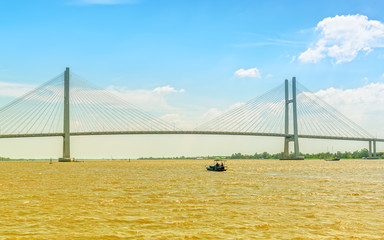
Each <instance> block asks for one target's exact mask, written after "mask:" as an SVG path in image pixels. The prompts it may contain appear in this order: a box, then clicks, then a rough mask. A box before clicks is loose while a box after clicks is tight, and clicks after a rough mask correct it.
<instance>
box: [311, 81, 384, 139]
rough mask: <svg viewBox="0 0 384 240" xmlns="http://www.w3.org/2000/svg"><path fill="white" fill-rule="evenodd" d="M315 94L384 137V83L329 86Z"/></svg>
mask: <svg viewBox="0 0 384 240" xmlns="http://www.w3.org/2000/svg"><path fill="white" fill-rule="evenodd" d="M315 94H316V95H317V96H318V97H320V98H321V99H323V100H324V101H326V102H327V103H329V104H330V105H331V106H333V107H335V108H336V109H337V110H339V111H340V112H341V113H343V114H344V115H345V116H346V117H348V118H349V119H351V120H353V121H354V122H355V123H357V124H358V125H359V126H361V127H363V129H365V130H367V131H368V132H369V133H371V134H372V135H373V136H376V135H377V136H378V137H381V138H384V126H383V125H382V124H381V123H382V122H384V83H370V84H367V85H365V86H363V87H361V88H356V89H345V90H344V89H337V88H328V89H326V90H321V91H318V92H317V93H315Z"/></svg>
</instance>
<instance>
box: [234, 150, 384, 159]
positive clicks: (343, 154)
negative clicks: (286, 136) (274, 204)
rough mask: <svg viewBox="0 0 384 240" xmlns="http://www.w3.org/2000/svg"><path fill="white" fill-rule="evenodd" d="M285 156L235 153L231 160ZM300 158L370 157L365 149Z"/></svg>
mask: <svg viewBox="0 0 384 240" xmlns="http://www.w3.org/2000/svg"><path fill="white" fill-rule="evenodd" d="M383 154H384V153H382V152H380V153H377V154H376V156H377V157H378V158H382V157H383ZM283 156H284V153H282V152H281V153H276V154H269V153H267V152H263V153H255V154H254V155H247V154H241V153H234V154H232V156H231V157H230V159H280V158H282V157H283ZM300 156H304V157H305V158H306V159H330V158H349V159H358V158H367V157H369V151H368V149H366V148H364V149H361V150H360V151H354V152H340V151H338V152H336V153H330V152H325V153H300ZM290 157H294V155H293V153H291V154H290Z"/></svg>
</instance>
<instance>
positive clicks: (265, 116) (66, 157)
mask: <svg viewBox="0 0 384 240" xmlns="http://www.w3.org/2000/svg"><path fill="white" fill-rule="evenodd" d="M122 134H131V135H132V134H203V135H208V134H209V135H212V134H213V135H249V136H272V137H283V138H284V139H285V144H284V156H285V158H287V159H288V155H289V143H290V142H293V145H294V155H295V157H294V158H295V159H300V158H301V157H300V156H299V155H300V153H299V138H314V139H334V140H351V141H367V142H368V143H369V152H370V156H372V154H373V157H376V142H378V141H380V142H384V139H379V138H374V137H373V136H372V135H370V134H369V133H368V132H367V131H365V130H364V129H362V128H361V127H359V126H358V125H356V124H355V123H353V122H352V121H351V120H349V119H348V118H347V117H345V116H344V115H343V114H341V113H339V112H338V111H337V110H335V109H334V108H333V107H332V106H330V105H328V104H327V103H325V102H324V101H322V100H321V99H320V98H318V97H317V96H316V95H315V94H313V93H311V92H310V91H309V90H308V89H306V88H305V87H304V86H303V85H301V84H300V83H298V82H296V79H295V78H293V79H292V82H291V83H290V82H289V81H288V80H285V82H284V83H283V84H282V85H280V86H278V87H276V88H274V89H272V90H270V91H269V92H267V93H265V94H263V95H261V96H259V97H257V98H254V99H252V100H250V101H248V102H247V103H245V104H243V105H241V106H238V107H237V108H234V109H232V110H230V111H228V112H226V113H224V114H222V115H221V116H218V117H217V118H215V119H213V120H211V121H208V122H206V123H204V124H202V125H200V126H198V127H197V128H195V129H193V130H181V129H175V127H174V126H173V124H170V123H167V122H165V121H163V120H161V119H160V118H158V117H155V116H153V115H151V114H149V113H147V112H145V111H143V110H141V109H140V108H138V107H136V106H134V105H132V104H130V103H128V102H126V101H124V100H122V99H121V98H119V97H117V96H115V95H113V94H111V93H110V92H108V91H106V90H103V89H100V88H98V87H97V86H95V85H93V84H92V83H90V82H88V81H86V80H84V79H83V78H81V77H79V76H78V75H76V74H74V73H70V71H69V68H67V69H66V70H65V72H64V73H63V74H60V75H58V76H57V77H55V78H53V79H52V80H50V81H48V82H46V83H45V84H43V85H41V86H40V87H38V88H36V89H34V90H33V91H31V92H29V93H27V94H25V95H24V96H22V97H20V98H18V99H16V100H14V101H12V102H11V103H9V104H8V105H6V106H4V107H2V108H0V138H19V137H50V136H51V137H52V136H62V137H63V156H62V157H61V158H59V161H72V160H73V158H71V154H70V137H71V136H80V135H122ZM372 146H373V151H372Z"/></svg>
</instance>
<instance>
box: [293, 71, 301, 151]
mask: <svg viewBox="0 0 384 240" xmlns="http://www.w3.org/2000/svg"><path fill="white" fill-rule="evenodd" d="M292 104H293V142H294V149H295V157H296V158H297V157H299V155H300V151H299V132H298V129H297V104H296V78H295V77H293V78H292Z"/></svg>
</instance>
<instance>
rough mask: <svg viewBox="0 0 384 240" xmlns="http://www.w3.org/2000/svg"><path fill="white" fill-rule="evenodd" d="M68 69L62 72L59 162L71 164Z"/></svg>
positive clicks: (72, 159)
mask: <svg viewBox="0 0 384 240" xmlns="http://www.w3.org/2000/svg"><path fill="white" fill-rule="evenodd" d="M69 78H70V75H69V68H68V67H67V68H66V69H65V72H64V135H63V157H62V158H59V162H73V161H74V158H71V152H70V146H71V145H70V140H71V132H70V121H69Z"/></svg>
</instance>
